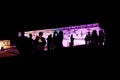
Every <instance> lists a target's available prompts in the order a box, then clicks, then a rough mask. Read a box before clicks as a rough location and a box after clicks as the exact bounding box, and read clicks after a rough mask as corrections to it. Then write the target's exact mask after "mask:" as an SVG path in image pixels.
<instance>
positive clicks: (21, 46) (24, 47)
mask: <svg viewBox="0 0 120 80" xmlns="http://www.w3.org/2000/svg"><path fill="white" fill-rule="evenodd" d="M28 44H29V43H28V38H27V37H26V36H24V32H21V36H20V37H18V40H17V44H16V47H17V49H18V51H19V55H22V56H23V55H24V56H25V55H27V54H29V48H28V46H29V45H28Z"/></svg>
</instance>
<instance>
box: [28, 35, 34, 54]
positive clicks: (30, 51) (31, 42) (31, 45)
mask: <svg viewBox="0 0 120 80" xmlns="http://www.w3.org/2000/svg"><path fill="white" fill-rule="evenodd" d="M33 42H34V40H33V39H32V34H29V37H28V44H29V46H28V48H29V53H30V54H31V53H32V52H33Z"/></svg>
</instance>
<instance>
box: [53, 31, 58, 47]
mask: <svg viewBox="0 0 120 80" xmlns="http://www.w3.org/2000/svg"><path fill="white" fill-rule="evenodd" d="M57 47H58V32H57V31H55V32H54V33H53V49H55V48H57Z"/></svg>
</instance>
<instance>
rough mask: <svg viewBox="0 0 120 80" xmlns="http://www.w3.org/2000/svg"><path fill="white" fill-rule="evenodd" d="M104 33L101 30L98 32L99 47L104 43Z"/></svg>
mask: <svg viewBox="0 0 120 80" xmlns="http://www.w3.org/2000/svg"><path fill="white" fill-rule="evenodd" d="M104 36H105V35H104V32H103V30H100V31H99V45H103V43H104Z"/></svg>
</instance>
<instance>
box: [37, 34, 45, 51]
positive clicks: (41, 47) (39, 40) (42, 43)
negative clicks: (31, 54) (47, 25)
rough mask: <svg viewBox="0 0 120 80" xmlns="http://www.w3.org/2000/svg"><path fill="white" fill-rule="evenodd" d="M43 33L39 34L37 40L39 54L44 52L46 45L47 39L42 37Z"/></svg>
mask: <svg viewBox="0 0 120 80" xmlns="http://www.w3.org/2000/svg"><path fill="white" fill-rule="evenodd" d="M42 36H43V33H42V32H39V36H37V37H36V39H35V44H36V51H37V52H38V53H39V52H41V51H44V47H45V45H46V41H45V38H44V37H42Z"/></svg>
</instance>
